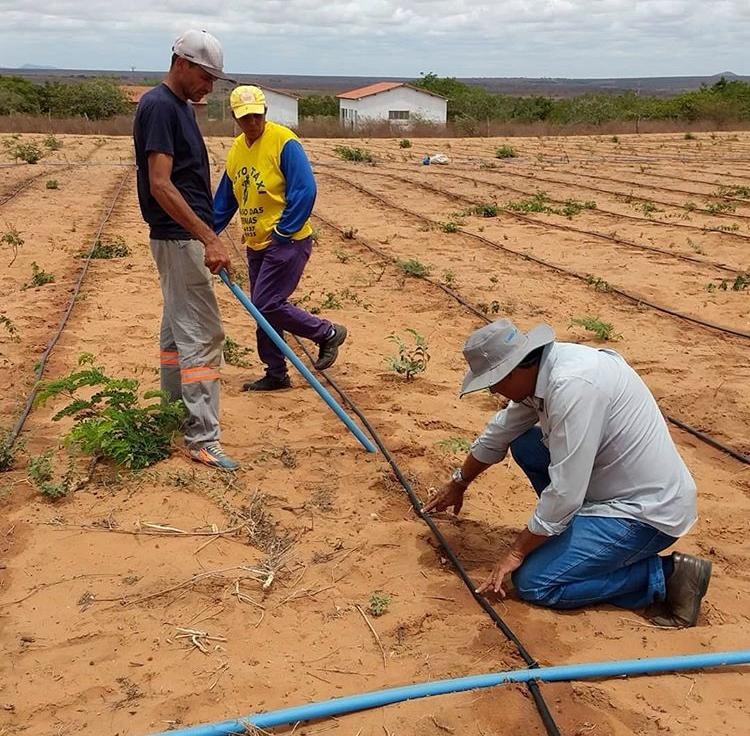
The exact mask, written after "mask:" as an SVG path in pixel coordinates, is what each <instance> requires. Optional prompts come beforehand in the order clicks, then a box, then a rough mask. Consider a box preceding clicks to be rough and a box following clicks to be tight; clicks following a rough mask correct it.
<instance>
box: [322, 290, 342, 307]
mask: <svg viewBox="0 0 750 736" xmlns="http://www.w3.org/2000/svg"><path fill="white" fill-rule="evenodd" d="M341 306H342V305H341V300H340V299H339V298H338V296H336V292H335V291H328V292H326V295H325V299H323V301H322V302H321V303H320V308H321V309H341Z"/></svg>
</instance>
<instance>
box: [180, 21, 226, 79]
mask: <svg viewBox="0 0 750 736" xmlns="http://www.w3.org/2000/svg"><path fill="white" fill-rule="evenodd" d="M172 53H174V54H177V56H179V57H181V58H183V59H187V60H188V61H192V62H193V63H194V64H197V65H198V66H199V67H200V68H201V69H203V70H204V71H206V72H208V73H209V74H210V75H211V76H212V77H214V78H215V79H225V80H226V81H228V82H234V81H235V80H234V79H232V78H231V77H227V76H226V75H225V74H224V52H223V51H222V50H221V44H220V43H219V42H218V40H217V39H216V38H215V37H214V36H212V35H211V34H210V33H207V32H206V31H198V30H195V29H191V30H189V31H185V33H183V34H182V35H181V36H180V37H179V38H178V39H177V40H176V41H175V42H174V45H173V46H172Z"/></svg>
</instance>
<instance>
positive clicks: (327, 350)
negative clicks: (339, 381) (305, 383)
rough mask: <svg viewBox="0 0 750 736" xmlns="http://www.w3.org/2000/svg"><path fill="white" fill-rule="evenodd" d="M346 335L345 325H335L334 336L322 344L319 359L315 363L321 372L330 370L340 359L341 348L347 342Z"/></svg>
mask: <svg viewBox="0 0 750 736" xmlns="http://www.w3.org/2000/svg"><path fill="white" fill-rule="evenodd" d="M346 334H347V332H346V327H344V325H333V335H331V336H330V337H327V338H326V339H325V340H323V342H321V343H320V352H319V353H318V359H317V360H316V361H315V362H314V363H313V365H314V366H315V367H316V368H317V369H318V370H319V371H324V370H325V369H326V368H330V367H331V366H332V365H333V364H334V363H335V362H336V358H338V357H339V346H340V345H341V344H342V343H343V342H344V340H346Z"/></svg>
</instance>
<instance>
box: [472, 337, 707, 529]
mask: <svg viewBox="0 0 750 736" xmlns="http://www.w3.org/2000/svg"><path fill="white" fill-rule="evenodd" d="M537 423H539V425H540V427H541V429H542V435H543V438H544V443H545V445H547V446H548V447H549V451H550V465H549V475H550V484H549V485H548V486H547V488H545V489H544V491H543V492H542V494H541V496H540V498H539V501H538V503H537V506H536V509H535V510H534V513H533V515H532V517H531V519H530V520H529V523H528V528H529V531H531V532H532V533H534V534H539V535H543V536H553V535H557V534H560V533H561V532H563V531H564V530H565V529H566V528H567V526H568V525H569V524H570V522H571V520H572V519H573V517H574V516H575V515H576V514H583V515H587V516H614V517H621V518H629V519H637V520H639V521H642V522H645V523H646V524H650V525H651V526H653V527H655V528H656V529H658V530H659V531H661V532H664V533H665V534H669V535H670V536H673V537H679V536H682V535H683V534H685V533H686V532H687V531H688V530H689V529H690V527H691V526H692V525H693V524H694V523H695V520H696V518H697V515H696V487H695V482H694V481H693V478H692V476H691V475H690V471H689V470H688V469H687V467H686V466H685V463H684V462H683V461H682V458H681V457H680V455H679V454H678V452H677V448H675V446H674V443H673V442H672V438H671V437H670V435H669V430H668V429H667V425H666V422H665V420H664V417H663V416H662V414H661V412H660V411H659V407H658V406H657V404H656V401H655V399H654V397H653V396H652V394H651V392H650V391H649V389H648V387H647V386H646V384H645V383H644V382H643V381H642V380H641V378H640V377H639V376H638V374H637V373H636V372H635V371H634V370H633V369H632V368H631V367H630V366H629V365H628V364H627V363H626V362H625V360H624V358H622V357H621V356H620V355H619V354H618V353H616V352H615V351H613V350H596V349H594V348H589V347H586V346H584V345H574V344H571V343H557V342H556V343H552V344H551V345H549V346H547V347H546V348H545V350H544V353H543V356H542V362H541V364H540V366H539V375H538V377H537V383H536V388H535V390H534V395H533V396H530V397H529V398H528V399H525V400H524V401H523V402H521V403H515V402H513V401H511V402H510V404H508V406H507V407H506V408H505V409H503V410H502V411H499V412H498V413H497V414H495V416H494V417H493V418H492V419H491V420H490V422H489V423H488V424H487V426H486V427H485V429H484V431H483V432H482V434H481V435H480V436H479V437H478V438H477V439H476V440H475V441H474V443H473V444H472V446H471V454H472V455H473V456H474V457H475V458H476V459H477V460H479V461H480V462H482V463H486V464H492V463H496V462H499V461H500V460H502V459H503V458H504V457H505V455H506V453H507V451H508V447H509V445H510V443H511V442H512V441H513V440H514V439H516V437H518V436H520V435H521V434H523V433H524V432H525V431H526V430H528V429H530V428H531V427H533V426H534V425H535V424H537Z"/></svg>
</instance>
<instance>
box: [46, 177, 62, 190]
mask: <svg viewBox="0 0 750 736" xmlns="http://www.w3.org/2000/svg"><path fill="white" fill-rule="evenodd" d="M44 186H45V188H46V189H59V188H60V186H59V185H58V183H57V179H47V183H46V184H45V185H44Z"/></svg>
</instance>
